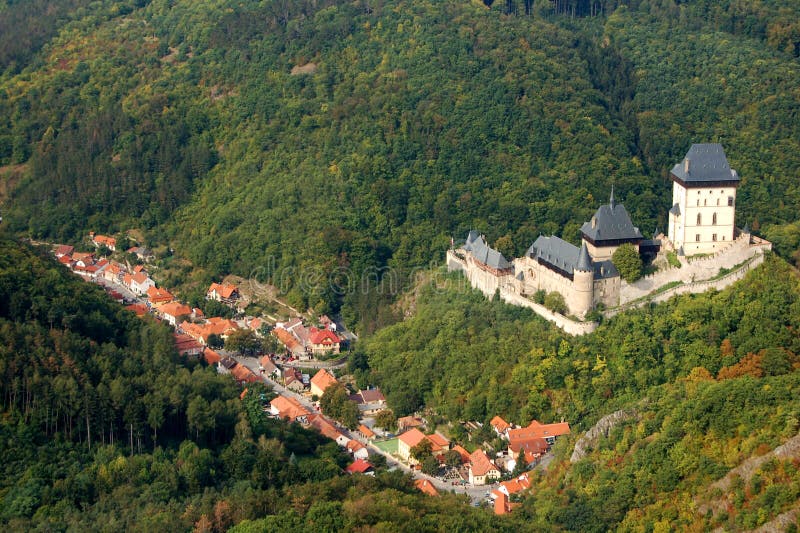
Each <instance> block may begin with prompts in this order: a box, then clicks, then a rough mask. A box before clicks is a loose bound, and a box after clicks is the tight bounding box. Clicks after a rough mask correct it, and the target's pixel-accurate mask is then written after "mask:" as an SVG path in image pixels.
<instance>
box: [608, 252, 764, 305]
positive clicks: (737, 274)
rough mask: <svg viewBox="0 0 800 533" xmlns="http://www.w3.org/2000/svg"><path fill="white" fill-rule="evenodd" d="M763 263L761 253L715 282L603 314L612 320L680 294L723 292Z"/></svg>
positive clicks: (682, 288)
mask: <svg viewBox="0 0 800 533" xmlns="http://www.w3.org/2000/svg"><path fill="white" fill-rule="evenodd" d="M763 262H764V254H763V252H759V253H757V254H755V255H753V256H752V257H751V258H750V260H749V261H747V263H745V264H744V265H742V266H741V267H739V268H738V269H736V270H734V271H733V272H730V273H729V274H726V275H725V276H722V277H721V278H717V279H713V280H705V281H695V282H689V283H684V284H682V285H677V286H675V287H672V288H670V289H667V290H665V291H663V292H660V293H658V294H656V295H653V296H651V297H644V298H641V299H639V300H636V301H631V302H628V303H626V304H623V305H620V306H619V307H615V308H613V309H608V310H607V311H606V312H605V313H603V314H604V315H605V316H606V318H611V317H612V316H614V315H616V314H617V313H620V312H622V311H627V310H629V309H635V308H637V307H641V306H642V305H645V304H649V303H651V302H652V303H658V302H665V301H667V300H669V299H670V298H672V297H673V296H675V295H678V294H687V293H692V294H697V293H701V292H705V291H707V290H709V289H717V290H722V289H724V288H726V287H728V286H729V285H731V284H733V283H734V282H736V281H739V280H740V279H742V278H744V277H745V275H746V274H747V273H748V272H749V271H750V270H752V269H754V268H756V267H757V266H758V265H760V264H761V263H763ZM676 270H677V269H676ZM678 281H680V280H678Z"/></svg>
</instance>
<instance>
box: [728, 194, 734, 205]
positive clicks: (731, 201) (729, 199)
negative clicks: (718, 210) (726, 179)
mask: <svg viewBox="0 0 800 533" xmlns="http://www.w3.org/2000/svg"><path fill="white" fill-rule="evenodd" d="M728 207H733V196H728Z"/></svg>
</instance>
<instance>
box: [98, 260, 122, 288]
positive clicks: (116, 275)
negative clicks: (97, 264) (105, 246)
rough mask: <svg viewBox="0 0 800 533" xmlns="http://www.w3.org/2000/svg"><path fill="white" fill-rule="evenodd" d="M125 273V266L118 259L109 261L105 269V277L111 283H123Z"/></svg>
mask: <svg viewBox="0 0 800 533" xmlns="http://www.w3.org/2000/svg"><path fill="white" fill-rule="evenodd" d="M124 275H125V268H124V267H123V266H122V265H120V264H119V263H117V262H116V261H111V262H109V264H108V266H107V267H106V268H105V270H103V278H104V279H105V280H106V281H109V282H111V283H122V277H123V276H124Z"/></svg>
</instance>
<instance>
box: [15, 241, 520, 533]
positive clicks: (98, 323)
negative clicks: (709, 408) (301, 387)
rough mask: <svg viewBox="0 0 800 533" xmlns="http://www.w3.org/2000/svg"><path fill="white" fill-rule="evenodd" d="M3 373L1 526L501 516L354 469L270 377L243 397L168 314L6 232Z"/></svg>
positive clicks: (211, 525) (347, 526)
mask: <svg viewBox="0 0 800 533" xmlns="http://www.w3.org/2000/svg"><path fill="white" fill-rule="evenodd" d="M0 377H1V378H2V379H0V393H2V404H0V409H2V412H1V413H0V415H2V416H0V454H2V457H3V462H2V475H0V501H2V504H3V505H2V511H0V524H3V525H4V526H5V527H6V528H7V529H9V530H12V531H37V530H47V531H53V530H56V531H65V530H76V529H83V530H87V531H120V530H123V531H187V530H191V529H192V528H193V527H194V528H197V530H198V531H220V532H221V531H225V530H227V528H229V527H230V526H233V525H235V524H238V523H240V522H242V521H246V520H251V521H252V520H259V521H262V522H261V523H262V527H261V528H260V529H259V530H260V531H263V530H264V528H267V530H274V529H275V528H277V529H279V530H286V528H288V527H298V528H301V529H302V528H305V529H304V530H309V531H311V530H313V531H344V530H354V529H357V528H369V527H371V526H375V525H376V524H382V527H385V528H389V529H391V530H394V531H398V530H401V529H402V528H412V529H411V530H413V531H426V530H427V531H442V530H444V529H446V530H449V531H453V530H458V529H461V530H465V529H469V530H476V529H486V528H487V527H488V525H489V519H490V515H487V514H485V513H483V512H481V511H479V510H476V509H471V508H470V507H469V506H468V505H467V504H466V502H465V501H464V500H462V499H461V498H458V497H456V496H447V495H445V496H444V497H442V498H441V499H436V500H433V499H431V498H429V497H427V496H425V495H423V494H421V493H419V492H418V491H417V489H415V488H414V487H413V485H412V484H411V481H410V479H409V478H407V477H404V476H403V475H401V474H399V473H386V472H381V473H379V474H378V476H377V477H376V478H370V477H366V476H357V477H351V476H344V475H343V473H342V467H343V466H345V465H346V464H347V463H348V462H349V461H350V459H349V456H348V455H347V454H346V453H343V452H341V451H340V450H339V447H338V446H337V445H336V444H335V443H334V442H332V441H330V440H328V439H327V438H325V437H323V436H322V435H320V434H319V433H318V432H316V431H310V430H306V429H303V428H302V427H301V426H299V425H298V424H288V423H286V422H283V421H279V420H274V419H268V418H267V417H266V416H265V415H264V413H263V411H262V409H261V403H260V400H259V394H258V392H257V391H254V392H250V393H248V395H247V396H245V398H244V401H240V400H239V394H240V392H241V390H240V389H239V387H238V386H237V385H236V384H235V381H234V380H232V379H231V378H230V376H222V375H218V374H217V372H216V371H215V369H213V368H208V367H203V366H200V365H199V364H198V363H190V362H187V361H185V360H182V359H180V358H179V357H178V356H177V354H176V353H175V348H174V346H173V339H172V332H171V331H170V330H169V329H168V328H167V327H166V326H164V325H161V324H157V323H155V321H151V320H145V321H143V320H141V319H138V318H136V317H135V315H134V314H133V313H130V312H128V311H124V310H123V309H122V307H121V306H119V305H118V304H116V303H113V302H111V301H110V300H109V299H108V298H107V296H106V295H105V293H104V292H103V291H102V290H100V289H99V288H97V287H95V286H93V285H91V284H87V283H85V282H83V281H81V280H79V279H78V278H76V277H74V276H73V275H72V274H70V273H68V272H67V271H66V270H65V269H64V268H63V267H62V266H60V265H58V264H56V263H55V262H53V261H52V260H51V259H43V258H41V257H39V256H38V255H37V254H35V253H33V252H32V251H31V250H29V249H26V248H24V247H21V246H20V245H18V244H15V243H13V242H12V241H9V240H8V239H7V238H6V237H0ZM265 392H266V391H265ZM287 502H289V503H287ZM270 516H271V518H265V517H270ZM269 524H272V529H269V528H268V526H269ZM251 525H252V524H251ZM498 525H499V526H500V527H501V528H502V527H509V528H511V527H516V526H514V525H513V523H512V522H511V521H510V520H509V521H502V522H500V523H499V524H498ZM443 528H444V529H443Z"/></svg>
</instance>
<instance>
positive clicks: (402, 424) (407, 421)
mask: <svg viewBox="0 0 800 533" xmlns="http://www.w3.org/2000/svg"><path fill="white" fill-rule="evenodd" d="M424 425H425V421H424V420H422V419H421V418H419V417H417V416H411V415H409V416H402V417H400V418H398V419H397V432H398V433H402V432H403V431H406V430H408V429H411V428H418V427H420V426H424Z"/></svg>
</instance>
